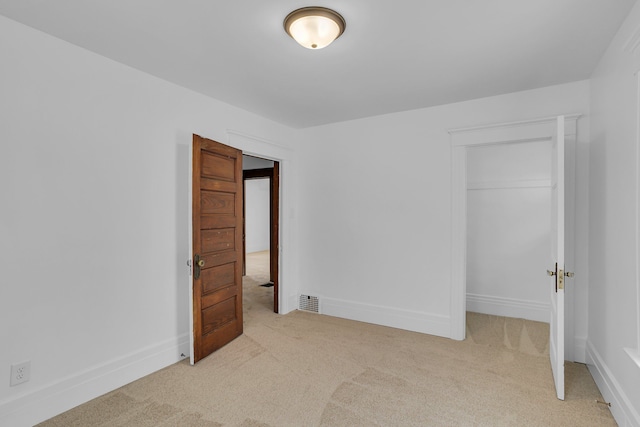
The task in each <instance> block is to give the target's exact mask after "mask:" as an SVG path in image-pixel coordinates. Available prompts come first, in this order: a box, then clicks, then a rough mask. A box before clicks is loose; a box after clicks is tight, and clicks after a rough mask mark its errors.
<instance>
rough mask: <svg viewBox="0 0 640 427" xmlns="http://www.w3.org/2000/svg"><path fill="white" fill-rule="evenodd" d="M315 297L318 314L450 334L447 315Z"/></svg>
mask: <svg viewBox="0 0 640 427" xmlns="http://www.w3.org/2000/svg"><path fill="white" fill-rule="evenodd" d="M318 299H319V303H320V304H319V311H320V314H324V315H327V316H335V317H340V318H343V319H350V320H357V321H360V322H367V323H373V324H376V325H382V326H389V327H392V328H399V329H405V330H408V331H414V332H421V333H424V334H429V335H437V336H440V337H448V336H449V332H450V330H449V318H448V317H447V316H442V315H438V314H432V313H426V312H422V311H414V310H403V309H397V308H393V307H385V306H380V305H372V304H363V303H359V302H355V301H346V300H341V299H334V298H323V297H318Z"/></svg>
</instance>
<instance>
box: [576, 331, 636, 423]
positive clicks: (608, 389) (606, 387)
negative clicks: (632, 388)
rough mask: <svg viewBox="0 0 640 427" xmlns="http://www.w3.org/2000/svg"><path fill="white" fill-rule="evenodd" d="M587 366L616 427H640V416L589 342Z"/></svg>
mask: <svg viewBox="0 0 640 427" xmlns="http://www.w3.org/2000/svg"><path fill="white" fill-rule="evenodd" d="M587 366H588V368H589V372H590V373H591V376H592V377H593V379H594V381H595V382H596V385H597V386H598V389H599V390H600V393H601V394H602V397H603V398H604V400H605V401H607V402H610V403H611V408H610V409H611V414H613V418H615V420H616V422H617V423H618V425H620V426H629V427H631V426H640V414H638V412H636V410H635V409H634V408H633V405H632V404H631V401H630V400H629V398H628V397H627V395H626V393H625V392H624V390H623V389H622V387H620V384H619V383H618V381H617V380H616V378H615V377H614V376H613V374H612V373H611V370H610V369H609V367H608V366H607V365H606V364H605V363H604V360H603V359H602V357H601V356H600V354H599V353H598V351H597V350H596V349H595V347H594V345H593V344H592V343H591V341H587Z"/></svg>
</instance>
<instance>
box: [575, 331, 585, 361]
mask: <svg viewBox="0 0 640 427" xmlns="http://www.w3.org/2000/svg"><path fill="white" fill-rule="evenodd" d="M573 360H574V361H575V362H578V363H587V337H574V339H573Z"/></svg>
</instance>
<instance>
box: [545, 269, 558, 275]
mask: <svg viewBox="0 0 640 427" xmlns="http://www.w3.org/2000/svg"><path fill="white" fill-rule="evenodd" d="M547 274H548V275H549V276H555V275H556V272H555V271H551V270H547Z"/></svg>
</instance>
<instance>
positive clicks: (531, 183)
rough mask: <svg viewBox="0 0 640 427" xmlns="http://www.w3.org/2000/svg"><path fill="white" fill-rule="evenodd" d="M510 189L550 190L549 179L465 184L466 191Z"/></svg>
mask: <svg viewBox="0 0 640 427" xmlns="http://www.w3.org/2000/svg"><path fill="white" fill-rule="evenodd" d="M510 188H551V180H550V179H531V180H522V181H477V182H469V183H467V190H506V189H510Z"/></svg>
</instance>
